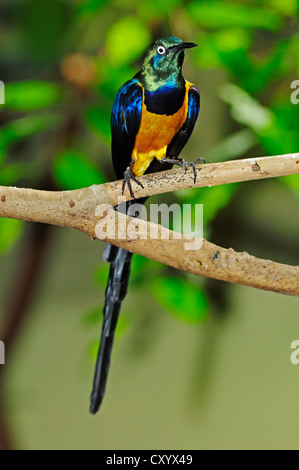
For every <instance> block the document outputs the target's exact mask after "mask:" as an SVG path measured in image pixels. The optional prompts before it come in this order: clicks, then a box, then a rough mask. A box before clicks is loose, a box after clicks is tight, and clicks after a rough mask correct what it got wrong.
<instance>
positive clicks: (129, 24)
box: [106, 16, 151, 66]
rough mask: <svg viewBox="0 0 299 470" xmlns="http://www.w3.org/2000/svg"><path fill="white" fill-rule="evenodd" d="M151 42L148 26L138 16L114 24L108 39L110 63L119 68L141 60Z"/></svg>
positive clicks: (127, 17) (122, 19)
mask: <svg viewBox="0 0 299 470" xmlns="http://www.w3.org/2000/svg"><path fill="white" fill-rule="evenodd" d="M150 42H151V35H150V32H149V30H148V28H147V27H146V25H145V24H144V23H143V22H142V21H141V20H140V19H138V18H137V17H136V16H126V17H124V18H121V19H120V20H119V21H117V22H116V23H114V24H113V25H112V26H111V28H110V29H109V31H108V33H107V37H106V48H107V58H108V61H109V62H110V63H111V64H113V65H117V66H121V65H125V64H129V63H131V62H133V61H134V60H137V59H139V57H140V55H141V54H142V53H144V51H145V49H146V48H147V47H148V46H149V44H150Z"/></svg>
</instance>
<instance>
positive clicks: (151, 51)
mask: <svg viewBox="0 0 299 470" xmlns="http://www.w3.org/2000/svg"><path fill="white" fill-rule="evenodd" d="M196 46H197V44H195V43H193V42H183V41H182V40H181V39H179V38H177V37H175V36H167V37H165V38H161V39H158V40H157V41H155V42H154V43H153V44H152V45H151V46H150V47H149V48H148V50H147V52H146V55H145V58H144V62H143V66H142V69H141V73H140V75H141V79H142V82H143V83H144V85H145V87H146V89H147V90H149V91H155V90H157V89H158V88H159V87H161V86H163V85H167V84H170V83H173V85H176V86H178V85H179V84H181V83H182V81H183V77H182V65H183V61H184V50H185V49H189V48H190V47H196Z"/></svg>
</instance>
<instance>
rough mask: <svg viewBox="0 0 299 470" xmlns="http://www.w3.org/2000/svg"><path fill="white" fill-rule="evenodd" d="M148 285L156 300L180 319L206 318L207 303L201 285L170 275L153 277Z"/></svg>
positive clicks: (197, 319)
mask: <svg viewBox="0 0 299 470" xmlns="http://www.w3.org/2000/svg"><path fill="white" fill-rule="evenodd" d="M150 287H151V290H152V293H153V295H154V297H155V299H156V300H157V302H158V303H159V304H160V305H161V306H162V307H163V308H165V309H166V310H168V311H169V312H170V313H171V314H172V315H174V316H175V317H177V318H179V319H180V320H183V321H187V322H199V321H203V320H205V319H206V317H207V315H208V312H209V304H208V300H207V297H206V295H205V293H204V291H203V290H202V288H201V287H199V286H194V285H193V284H191V283H189V282H187V281H185V280H183V279H180V278H170V277H163V278H162V277H161V278H158V279H155V280H153V281H152V282H151V283H150Z"/></svg>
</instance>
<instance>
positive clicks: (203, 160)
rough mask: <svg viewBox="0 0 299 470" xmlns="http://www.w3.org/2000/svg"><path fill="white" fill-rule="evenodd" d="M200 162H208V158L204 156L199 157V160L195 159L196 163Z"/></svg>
mask: <svg viewBox="0 0 299 470" xmlns="http://www.w3.org/2000/svg"><path fill="white" fill-rule="evenodd" d="M200 162H201V163H207V162H206V159H205V158H203V157H199V158H198V159H197V160H195V162H194V163H195V165H196V164H197V163H200Z"/></svg>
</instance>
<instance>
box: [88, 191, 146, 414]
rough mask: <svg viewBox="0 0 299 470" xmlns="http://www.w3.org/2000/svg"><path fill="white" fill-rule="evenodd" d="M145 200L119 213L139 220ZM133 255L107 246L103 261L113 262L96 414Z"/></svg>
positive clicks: (99, 359)
mask: <svg viewBox="0 0 299 470" xmlns="http://www.w3.org/2000/svg"><path fill="white" fill-rule="evenodd" d="M145 201H146V198H143V199H138V200H137V201H135V200H133V201H128V202H126V203H123V204H121V205H120V206H118V207H116V210H117V211H119V212H126V213H127V214H129V215H131V216H133V217H139V215H140V212H141V210H142V207H143V204H144V203H145ZM132 256H133V253H131V252H129V251H127V250H125V249H124V248H118V247H116V246H113V245H110V243H107V245H106V247H105V250H104V253H103V258H104V261H107V262H108V263H110V271H109V277H108V283H107V287H106V292H105V305H104V313H103V326H102V335H101V341H100V347H99V351H98V357H97V363H96V368H95V374H94V380H93V390H92V393H91V397H90V412H91V413H92V414H95V413H96V412H97V411H98V409H99V408H100V405H101V403H102V400H103V397H104V394H105V389H106V383H107V377H108V372H109V366H110V358H111V352H112V347H113V340H114V333H115V328H116V324H117V320H118V316H119V312H120V308H121V304H122V301H123V300H124V298H125V296H126V293H127V288H128V283H129V277H130V268H131V261H132Z"/></svg>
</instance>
